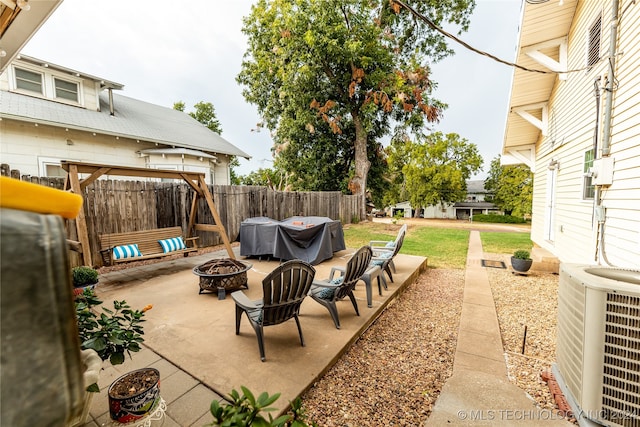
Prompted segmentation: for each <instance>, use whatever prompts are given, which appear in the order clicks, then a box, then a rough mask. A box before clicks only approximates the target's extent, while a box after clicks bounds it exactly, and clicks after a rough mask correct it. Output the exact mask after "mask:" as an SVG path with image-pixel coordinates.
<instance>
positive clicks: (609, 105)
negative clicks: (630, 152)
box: [594, 0, 618, 266]
mask: <svg viewBox="0 0 640 427" xmlns="http://www.w3.org/2000/svg"><path fill="white" fill-rule="evenodd" d="M617 41H618V0H613V1H612V2H611V35H610V38H609V73H608V74H607V80H608V81H607V82H606V84H607V85H606V86H605V88H604V90H605V92H606V93H605V96H606V99H605V107H604V123H603V129H602V157H608V156H609V155H610V154H611V113H612V110H613V91H614V89H615V86H616V85H615V66H616V44H617ZM596 157H597V153H594V158H596ZM601 195H602V190H601V188H596V195H595V196H596V207H595V208H596V210H600V212H601V215H600V216H599V220H598V234H599V236H600V238H599V245H598V247H596V253H598V252H599V253H600V257H599V258H598V257H597V258H598V262H599V261H600V259H602V260H603V261H604V262H605V263H606V264H607V265H609V266H611V265H612V264H611V263H610V262H609V260H608V259H607V253H606V251H605V246H604V230H605V221H606V212H605V210H604V207H603V206H602V198H601Z"/></svg>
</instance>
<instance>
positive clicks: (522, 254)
mask: <svg viewBox="0 0 640 427" xmlns="http://www.w3.org/2000/svg"><path fill="white" fill-rule="evenodd" d="M513 257H514V258H515V259H531V258H530V257H529V251H525V250H524V249H519V250H517V251H515V252H514V253H513Z"/></svg>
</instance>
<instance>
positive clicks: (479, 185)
mask: <svg viewBox="0 0 640 427" xmlns="http://www.w3.org/2000/svg"><path fill="white" fill-rule="evenodd" d="M467 193H487V190H485V189H484V180H482V179H481V180H476V181H467Z"/></svg>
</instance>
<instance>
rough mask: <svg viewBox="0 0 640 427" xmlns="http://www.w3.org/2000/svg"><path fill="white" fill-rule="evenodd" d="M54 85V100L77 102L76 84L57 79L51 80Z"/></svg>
mask: <svg viewBox="0 0 640 427" xmlns="http://www.w3.org/2000/svg"><path fill="white" fill-rule="evenodd" d="M53 83H54V85H55V90H56V91H55V93H56V98H62V99H66V100H68V101H73V102H78V84H77V83H73V82H68V81H66V80H60V79H58V78H54V79H53Z"/></svg>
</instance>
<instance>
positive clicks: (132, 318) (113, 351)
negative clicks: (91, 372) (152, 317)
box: [75, 289, 152, 365]
mask: <svg viewBox="0 0 640 427" xmlns="http://www.w3.org/2000/svg"><path fill="white" fill-rule="evenodd" d="M100 304H102V301H100V300H99V299H98V297H97V296H96V295H95V293H94V291H93V289H85V290H84V292H83V293H82V294H80V295H78V296H76V299H75V308H76V317H77V321H78V334H79V337H80V347H81V348H82V349H83V350H86V349H92V350H95V351H96V353H98V355H99V356H100V358H101V359H102V360H107V359H108V360H109V361H110V362H111V364H112V365H119V364H121V363H123V362H124V354H125V352H126V353H127V354H128V355H129V357H131V352H132V351H133V352H136V351H140V343H142V342H143V341H144V338H142V335H143V334H144V332H143V330H142V325H141V323H142V322H144V321H145V320H144V319H143V318H142V317H143V316H144V313H145V311H147V310H150V309H151V307H152V306H151V305H148V306H146V307H145V308H143V309H142V310H131V307H129V305H128V304H127V302H126V301H113V310H111V309H108V308H106V307H102V313H99V314H98V313H96V309H95V307H97V306H98V305H100Z"/></svg>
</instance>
